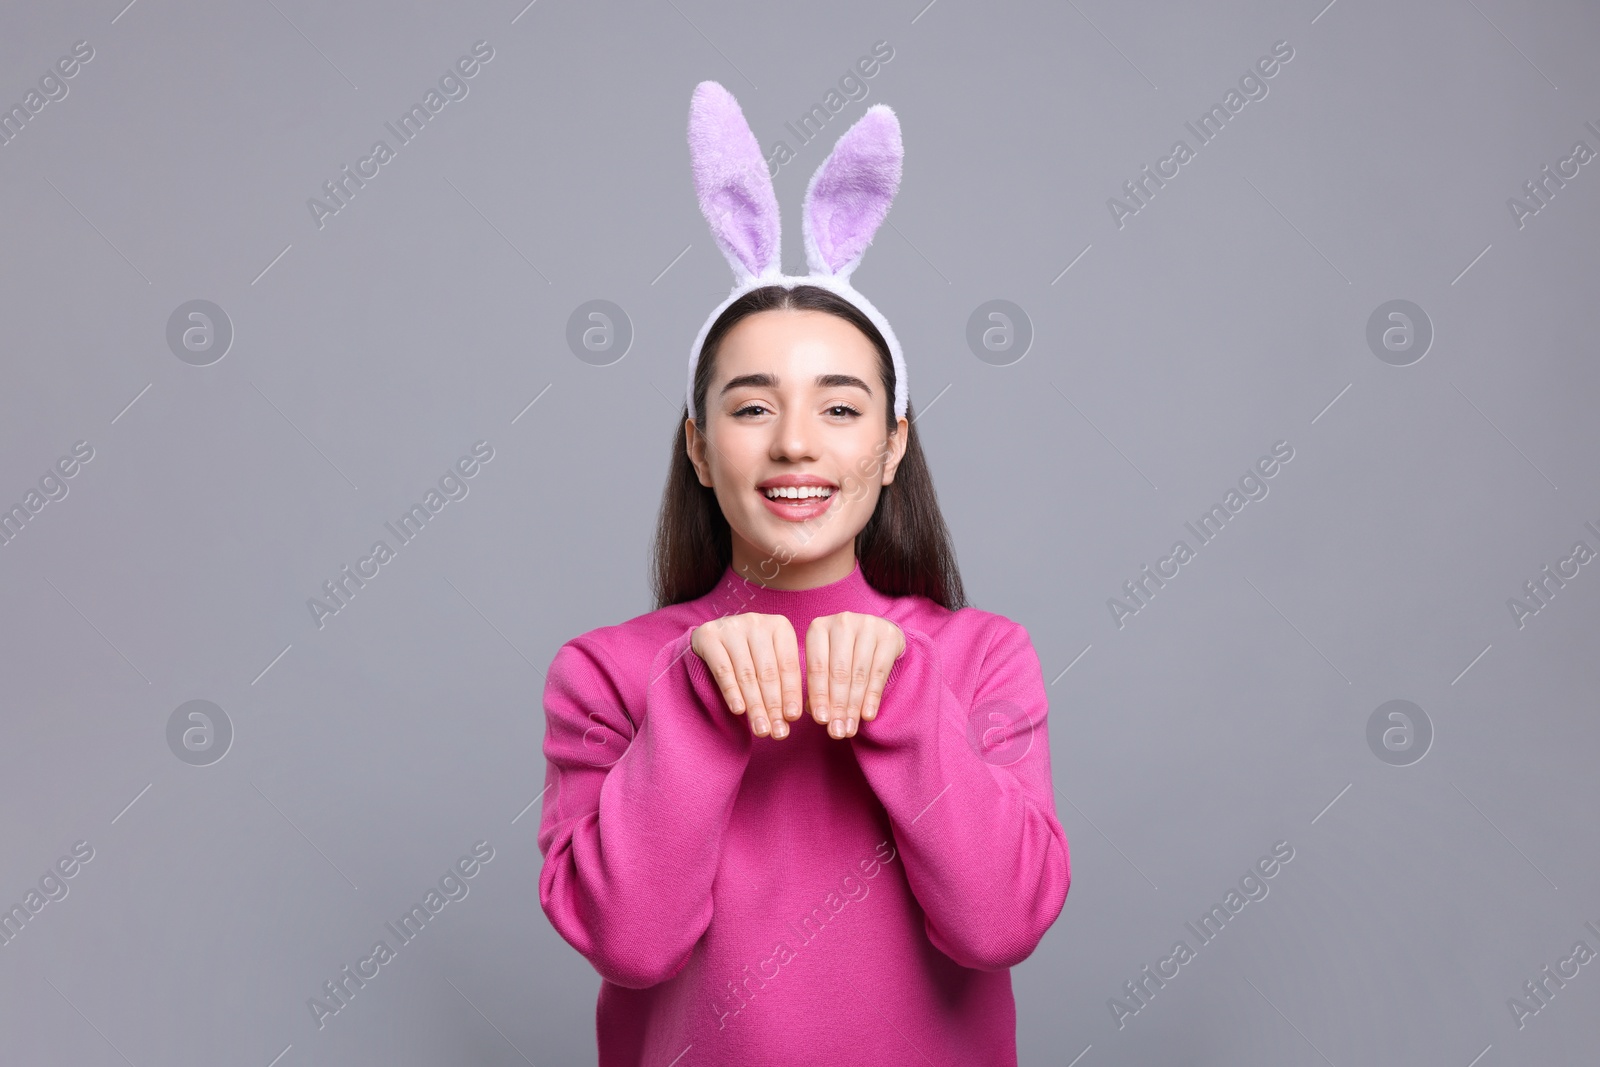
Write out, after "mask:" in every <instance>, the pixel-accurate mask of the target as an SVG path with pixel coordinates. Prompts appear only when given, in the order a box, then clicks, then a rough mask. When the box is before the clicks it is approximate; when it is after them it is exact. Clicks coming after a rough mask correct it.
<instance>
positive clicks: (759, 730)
mask: <svg viewBox="0 0 1600 1067" xmlns="http://www.w3.org/2000/svg"><path fill="white" fill-rule="evenodd" d="M769 729H770V728H769V727H768V725H767V720H766V719H763V718H761V717H760V716H757V717H756V736H757V737H765V736H767V732H768V730H769Z"/></svg>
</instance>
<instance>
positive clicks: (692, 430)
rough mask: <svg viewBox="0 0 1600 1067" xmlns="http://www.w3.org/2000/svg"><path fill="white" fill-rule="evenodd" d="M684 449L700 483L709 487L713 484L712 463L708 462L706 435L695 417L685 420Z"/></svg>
mask: <svg viewBox="0 0 1600 1067" xmlns="http://www.w3.org/2000/svg"><path fill="white" fill-rule="evenodd" d="M683 434H684V436H683V450H684V452H685V453H686V454H687V455H688V457H689V465H690V466H692V467H693V468H694V473H695V477H697V478H699V479H700V484H701V485H703V486H705V487H706V488H707V489H710V488H712V485H711V465H710V464H709V463H708V462H706V444H707V441H706V437H705V434H703V433H701V432H700V429H699V427H697V426H695V424H694V420H693V419H686V420H684V424H683Z"/></svg>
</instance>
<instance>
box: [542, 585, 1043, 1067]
mask: <svg viewBox="0 0 1600 1067" xmlns="http://www.w3.org/2000/svg"><path fill="white" fill-rule="evenodd" d="M746 611H753V612H761V613H763V614H782V615H786V616H787V617H788V618H789V620H790V622H792V623H793V624H794V629H795V633H796V636H797V637H798V638H799V642H800V646H801V647H800V655H801V663H802V665H803V664H804V662H805V647H804V642H805V634H806V629H807V627H808V626H809V625H810V624H811V621H812V620H813V619H814V618H817V617H820V616H824V615H832V614H835V613H837V612H841V611H854V612H861V613H865V614H872V615H878V616H881V617H883V618H885V619H888V620H889V621H891V622H893V623H895V624H896V625H897V626H899V627H900V628H901V630H902V631H904V633H905V635H906V650H905V652H904V653H903V654H902V655H901V656H900V658H899V659H898V660H897V661H896V662H895V665H894V668H893V670H892V672H891V673H890V676H889V680H888V683H887V684H886V686H885V689H884V695H883V703H882V705H881V706H880V708H879V712H878V716H877V718H876V719H874V720H872V721H870V722H862V723H861V724H860V726H859V732H858V733H857V734H856V736H855V737H853V738H845V739H835V738H830V737H829V736H827V733H826V731H825V730H824V729H823V728H822V727H821V726H819V725H818V724H817V723H816V721H815V720H813V719H812V718H811V717H810V715H809V714H806V715H803V716H802V717H801V718H800V719H799V720H798V721H797V722H795V723H793V724H791V733H790V735H789V736H788V737H787V738H784V739H783V740H782V741H773V740H772V739H771V738H752V737H751V736H750V728H749V726H748V725H747V724H746V722H745V719H744V717H743V716H738V715H734V714H732V713H731V712H729V711H728V710H727V706H726V705H725V704H724V702H723V699H722V695H721V692H720V691H719V690H718V688H717V686H716V683H715V682H714V681H713V680H712V678H711V676H710V673H709V672H708V671H707V669H706V667H705V664H704V663H703V662H702V661H701V659H700V657H699V656H698V655H696V654H695V653H694V651H693V650H692V649H690V647H689V640H690V637H691V634H692V632H693V630H694V628H695V627H696V626H698V625H699V624H701V623H702V622H705V621H707V620H709V619H713V618H717V617H719V616H722V615H730V614H734V613H737V612H746ZM544 707H545V740H544V755H545V759H546V776H545V786H546V792H545V793H544V807H543V813H542V817H541V820H540V825H539V850H540V852H541V853H542V855H543V856H544V866H543V869H542V870H541V872H540V876H539V902H540V904H541V905H542V906H543V907H544V912H545V914H546V915H547V916H548V917H549V919H550V922H551V924H552V925H553V926H554V927H555V928H556V930H557V931H558V932H559V933H560V934H561V936H562V937H563V938H565V939H566V941H567V942H568V943H569V944H571V945H572V947H573V948H575V949H577V950H578V952H580V953H581V954H582V955H583V956H584V957H585V958H586V959H587V960H588V961H589V962H590V963H591V964H592V965H593V966H594V968H595V970H596V971H598V972H599V974H600V976H601V978H602V982H601V985H600V997H599V1003H598V1006H597V1010H596V1028H597V1031H598V1038H599V1053H600V1067H637V1065H650V1067H667V1065H669V1064H671V1065H673V1067H697V1065H702V1067H703V1065H720V1064H729V1065H733V1064H738V1065H749V1064H770V1065H791V1064H792V1065H801V1064H817V1065H819V1067H820V1065H826V1067H838V1065H840V1064H846V1063H862V1064H873V1065H875V1067H888V1065H895V1064H908V1065H910V1064H915V1065H917V1067H926V1065H928V1064H933V1065H936V1067H946V1065H949V1067H957V1065H959V1067H980V1065H983V1067H989V1065H992V1067H1002V1065H1004V1067H1014V1065H1015V1064H1016V1062H1017V1052H1016V1005H1015V1002H1014V1001H1013V999H1012V993H1011V972H1010V968H1011V967H1012V966H1013V965H1015V964H1017V963H1019V962H1021V961H1022V960H1024V959H1026V958H1027V957H1028V956H1029V955H1030V954H1031V953H1032V952H1033V950H1034V948H1035V947H1036V946H1037V945H1038V943H1039V940H1040V938H1042V937H1043V936H1044V933H1045V931H1046V930H1047V929H1049V927H1050V925H1051V923H1053V922H1054V921H1055V919H1056V916H1057V915H1058V914H1060V912H1061V908H1062V905H1063V904H1064V903H1065V902H1066V896H1067V888H1068V885H1069V884H1070V882H1071V877H1072V874H1071V864H1070V859H1069V855H1068V851H1067V839H1066V835H1065V833H1063V831H1062V829H1061V824H1060V823H1059V822H1058V821H1057V819H1056V814H1055V802H1054V796H1053V788H1052V785H1051V778H1050V744H1049V734H1048V730H1047V724H1046V712H1047V710H1048V709H1047V700H1046V696H1045V689H1044V680H1043V677H1042V675H1041V672H1040V667H1039V659H1038V656H1037V654H1036V653H1035V652H1034V648H1033V644H1032V642H1031V641H1030V640H1029V637H1028V633H1027V631H1026V630H1025V629H1024V628H1023V627H1022V626H1020V625H1019V624H1017V623H1015V622H1012V621H1011V620H1009V619H1007V618H1005V617H1004V616H1001V615H996V614H993V613H990V612H986V611H980V610H978V609H977V608H963V609H962V610H960V611H956V612H950V611H947V610H945V609H944V608H941V607H939V606H938V605H937V604H935V603H933V602H932V601H930V600H928V599H926V598H924V597H916V596H907V597H891V596H886V595H884V594H882V593H879V592H878V591H877V590H875V589H873V588H872V587H871V586H870V585H868V584H867V582H866V579H865V577H864V576H863V575H862V572H861V568H860V565H859V564H857V566H856V568H855V570H853V571H852V572H851V573H850V575H849V576H847V577H845V578H842V579H840V580H839V581H836V582H833V583H830V584H828V585H824V586H820V587H818V588H815V589H806V590H798V591H796V590H776V589H768V588H766V587H764V586H759V585H755V584H753V583H750V582H746V581H744V580H742V579H740V578H738V577H736V576H735V575H734V573H733V571H732V569H731V568H730V569H729V570H728V571H727V573H725V574H724V576H723V578H722V580H721V582H720V583H719V584H718V585H717V587H716V588H715V589H714V590H712V592H710V593H708V594H706V595H705V596H703V597H701V598H700V599H698V600H694V601H690V602H688V603H684V604H677V605H674V606H672V607H668V608H662V609H661V610H659V611H652V612H650V613H648V614H645V615H640V616H638V617H636V618H633V619H630V620H629V621H627V622H625V623H621V624H620V625H616V626H603V627H600V628H599V629H595V630H591V631H590V632H588V633H586V634H583V635H582V636H580V637H576V638H573V639H572V640H571V641H568V642H567V643H566V644H565V645H563V646H562V647H561V649H560V650H559V651H558V652H557V653H556V657H555V661H554V663H553V664H552V665H551V668H550V674H549V680H548V682H547V684H546V686H545V693H544Z"/></svg>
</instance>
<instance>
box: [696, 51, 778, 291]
mask: <svg viewBox="0 0 1600 1067" xmlns="http://www.w3.org/2000/svg"><path fill="white" fill-rule="evenodd" d="M689 161H690V165H691V166H692V168H693V170H694V192H695V196H696V197H697V198H698V199H699V201H700V211H701V213H702V214H704V215H705V217H706V222H707V223H708V224H709V225H710V227H711V236H712V237H713V238H715V240H716V242H717V247H719V248H721V249H722V254H723V255H724V256H726V257H727V259H728V265H729V266H731V267H732V268H733V274H734V278H735V279H736V280H737V282H739V283H741V284H742V283H744V282H746V281H748V280H750V279H752V278H756V277H759V276H761V275H763V274H767V273H769V272H771V271H773V270H776V269H778V267H779V250H780V245H779V239H780V231H779V225H778V198H777V197H776V196H774V195H773V192H772V177H771V175H769V174H768V173H767V161H766V160H765V159H763V158H762V155H761V146H760V145H758V144H757V143H756V136H755V134H753V133H751V132H750V124H749V123H747V122H746V121H745V119H744V112H743V111H741V110H740V109H739V102H738V101H737V100H735V99H734V98H733V94H732V93H730V92H728V90H726V89H724V88H723V87H722V86H721V85H720V84H718V83H717V82H714V81H703V82H701V83H700V84H699V85H697V86H695V89H694V96H693V97H692V98H691V99H690V101H689Z"/></svg>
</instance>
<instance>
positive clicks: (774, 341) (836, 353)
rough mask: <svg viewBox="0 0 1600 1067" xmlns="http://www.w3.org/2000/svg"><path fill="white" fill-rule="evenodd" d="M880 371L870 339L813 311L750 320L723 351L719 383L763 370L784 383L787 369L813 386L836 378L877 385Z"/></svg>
mask: <svg viewBox="0 0 1600 1067" xmlns="http://www.w3.org/2000/svg"><path fill="white" fill-rule="evenodd" d="M877 366H878V350H877V349H876V348H875V347H873V344H872V342H871V341H869V340H867V337H866V335H865V334H863V333H862V332H861V331H860V330H858V329H856V328H855V326H853V325H852V324H851V323H849V322H846V321H845V320H844V319H841V318H840V317H839V316H837V315H832V314H829V313H828V312H826V311H816V310H812V309H809V308H808V309H805V310H797V309H794V308H774V309H772V310H770V311H758V312H756V313H755V314H753V315H746V316H745V317H744V318H743V319H740V320H739V322H738V323H736V324H735V325H734V327H733V329H731V330H729V331H728V333H727V334H726V336H724V337H723V339H722V344H721V346H720V347H719V348H718V350H717V378H719V379H722V380H724V381H725V380H727V379H728V378H732V377H734V376H735V375H740V374H749V373H752V372H754V371H760V370H766V371H772V372H774V373H776V374H778V375H779V376H780V378H783V377H784V375H783V371H784V369H785V368H790V369H792V371H793V372H794V373H795V374H802V375H803V376H804V377H805V378H806V379H807V380H809V379H810V378H811V377H813V376H815V375H816V374H823V373H830V372H836V373H849V374H855V375H858V376H860V377H863V378H867V380H869V381H871V380H874V379H876V378H877ZM869 375H870V376H871V377H868V376H869ZM790 377H792V375H791V376H790Z"/></svg>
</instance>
